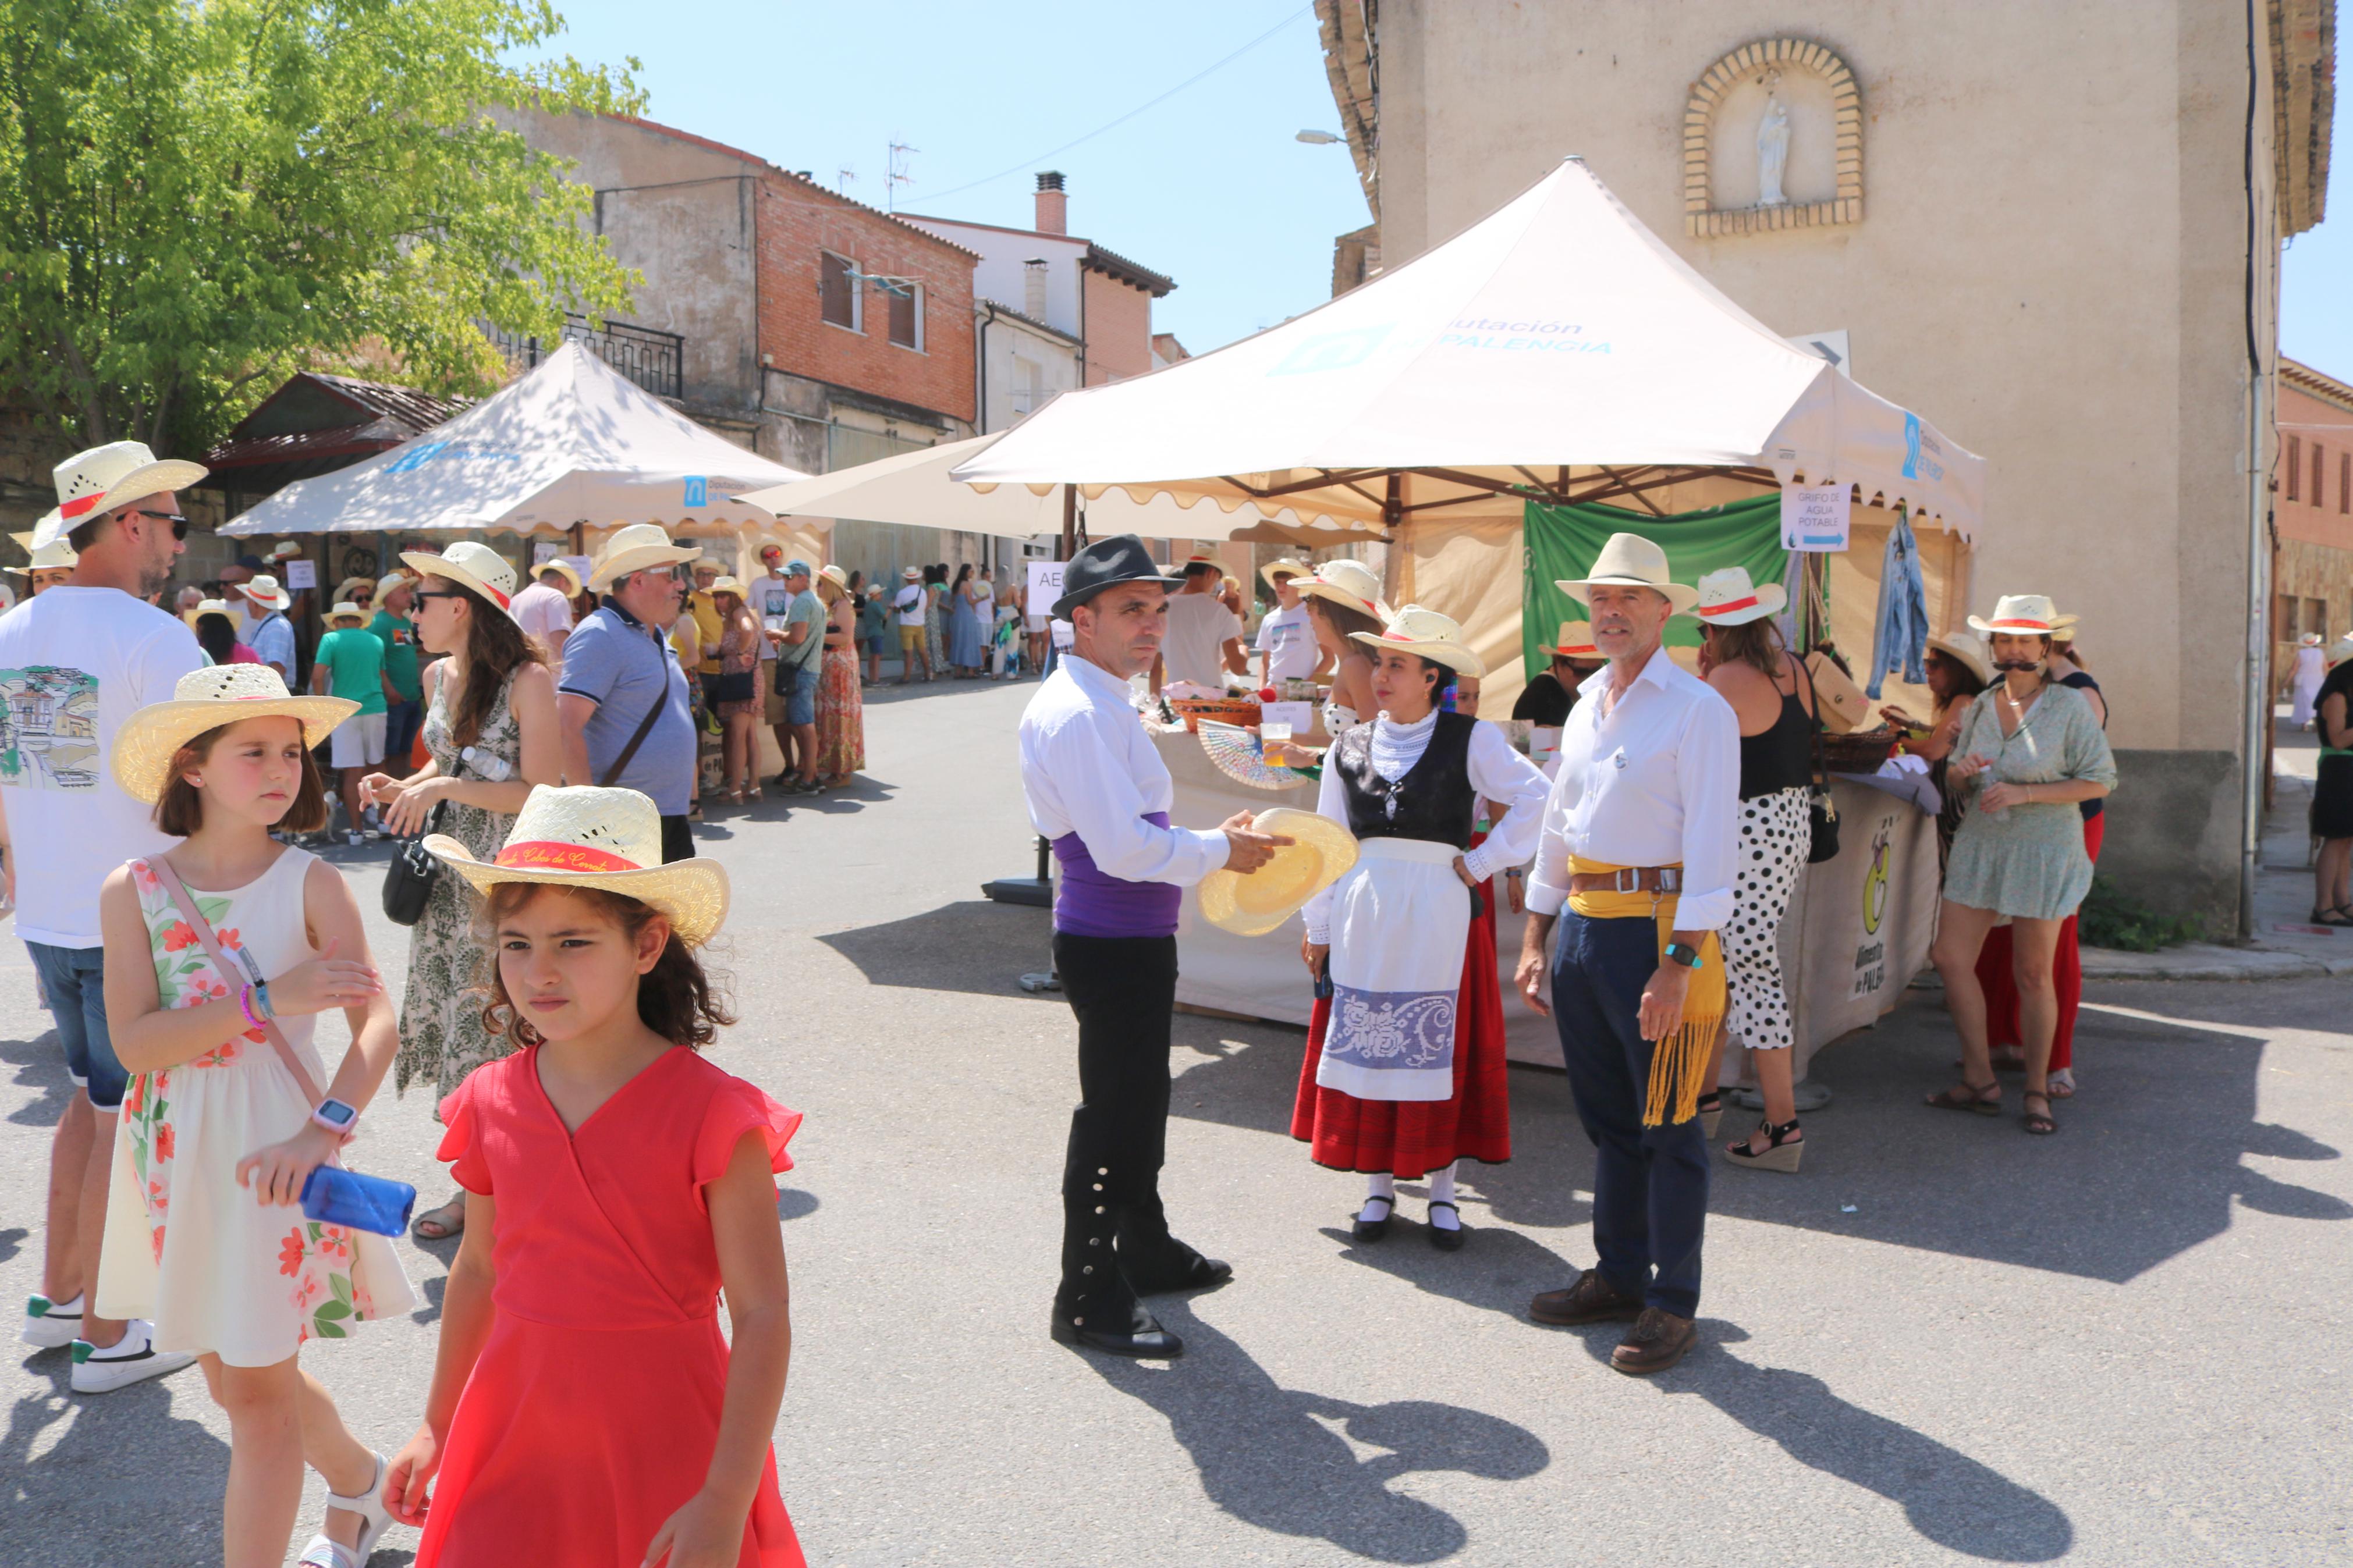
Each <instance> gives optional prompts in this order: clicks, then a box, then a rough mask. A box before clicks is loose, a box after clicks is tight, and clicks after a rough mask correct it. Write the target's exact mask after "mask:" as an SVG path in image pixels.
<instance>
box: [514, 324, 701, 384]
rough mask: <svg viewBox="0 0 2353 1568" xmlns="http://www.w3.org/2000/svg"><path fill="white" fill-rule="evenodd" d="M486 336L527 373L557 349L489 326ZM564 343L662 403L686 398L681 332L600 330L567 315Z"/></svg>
mask: <svg viewBox="0 0 2353 1568" xmlns="http://www.w3.org/2000/svg"><path fill="white" fill-rule="evenodd" d="M482 331H483V332H484V333H485V335H487V336H488V337H489V338H490V340H491V344H492V346H494V347H495V348H497V349H498V351H499V352H500V353H502V354H504V355H506V356H507V360H508V363H512V364H515V365H520V366H521V367H522V368H523V369H525V370H530V369H533V367H535V366H536V365H537V364H538V363H539V362H540V361H541V359H543V357H545V356H546V355H547V354H549V353H554V350H555V348H556V346H557V344H556V343H554V342H548V341H546V340H545V339H543V338H538V337H532V336H522V335H518V334H516V333H513V332H509V331H501V329H499V328H497V327H494V326H491V325H488V324H487V323H486V324H485V325H484V326H483V328H482ZM560 342H567V343H578V344H579V345H580V346H581V347H582V348H584V349H586V350H587V351H588V352H589V353H592V354H595V355H596V357H597V358H598V359H601V360H603V361H604V362H605V363H607V364H608V365H611V366H612V367H613V368H614V369H615V370H617V371H619V372H620V373H621V374H622V375H624V376H626V377H627V378H628V379H629V380H630V381H632V382H635V383H636V384H638V385H639V386H642V387H644V388H645V389H646V390H647V391H648V392H650V393H652V394H653V395H655V396H657V397H683V396H684V395H686V339H685V338H683V337H681V335H680V334H678V333H676V332H665V331H660V330H659V329H658V328H654V327H638V326H631V325H630V324H629V323H628V322H626V321H607V322H606V323H605V325H604V326H603V327H602V328H601V329H599V328H597V327H594V326H591V325H590V324H589V322H588V319H587V318H586V316H577V315H574V314H572V313H571V312H569V311H566V312H565V317H564V335H563V337H562V339H561V340H560Z"/></svg>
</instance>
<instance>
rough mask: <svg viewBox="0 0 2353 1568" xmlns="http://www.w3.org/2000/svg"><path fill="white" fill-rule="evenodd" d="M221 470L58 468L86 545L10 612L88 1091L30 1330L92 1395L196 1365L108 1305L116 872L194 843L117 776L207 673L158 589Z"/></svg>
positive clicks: (129, 444)
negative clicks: (109, 923)
mask: <svg viewBox="0 0 2353 1568" xmlns="http://www.w3.org/2000/svg"><path fill="white" fill-rule="evenodd" d="M204 477H205V470H204V469H202V468H198V467H197V466H196V465H195V464H194V463H177V462H160V463H159V462H157V461H156V460H155V458H154V456H153V454H152V453H150V452H149V451H148V450H147V448H146V447H144V446H142V445H141V444H140V443H139V442H136V441H117V442H115V443H113V444H112V445H111V446H106V447H94V448H92V449H91V450H90V451H87V452H84V453H82V454H80V455H79V456H78V457H74V458H68V459H67V460H66V461H65V462H63V463H60V464H58V468H57V485H58V503H59V504H58V510H56V511H53V512H51V513H49V514H48V516H47V517H45V518H43V519H42V520H41V521H40V522H39V524H37V526H36V527H35V529H34V545H35V547H36V548H38V547H39V546H41V545H44V544H47V543H48V542H50V541H51V540H53V539H57V538H60V537H62V538H65V539H68V540H69V541H70V542H71V543H72V545H73V547H74V549H75V551H76V552H77V557H78V558H77V560H76V561H75V563H74V576H73V581H72V582H71V583H69V584H64V585H62V586H59V587H55V588H51V589H49V590H48V591H47V592H46V593H44V594H42V595H40V596H39V597H38V598H36V599H34V600H33V601H32V602H31V603H29V604H27V605H24V606H23V607H22V608H20V609H19V610H17V611H16V613H15V614H13V615H11V616H7V617H5V619H0V716H5V733H0V844H4V845H5V856H6V868H7V880H8V883H9V887H10V890H11V892H12V893H13V895H14V897H15V899H16V934H17V935H18V936H19V937H21V938H23V939H24V942H25V946H26V950H27V951H28V952H30V953H31V955H32V959H33V968H34V970H35V972H36V973H38V974H39V975H40V978H41V989H42V992H43V994H44V995H45V996H46V997H47V1002H48V1006H49V1012H50V1015H51V1016H52V1017H54V1019H55V1020H56V1023H57V1029H58V1043H59V1044H60V1045H61V1046H63V1047H64V1049H65V1054H66V1068H67V1071H68V1072H69V1073H70V1074H71V1075H72V1077H73V1080H74V1082H75V1084H76V1085H77V1086H79V1088H80V1089H81V1090H82V1092H81V1094H79V1095H78V1096H76V1097H75V1098H74V1099H73V1100H71V1101H70V1102H69V1104H68V1105H67V1107H66V1110H65V1112H64V1114H63V1115H62V1116H61V1117H59V1119H58V1130H57V1132H56V1134H55V1135H54V1137H53V1138H52V1139H51V1141H50V1144H49V1204H48V1247H47V1256H46V1258H44V1259H43V1263H42V1280H41V1293H40V1294H38V1295H37V1296H35V1297H34V1298H33V1299H32V1301H31V1303H30V1305H29V1306H28V1307H27V1308H26V1315H25V1329H24V1334H23V1338H24V1340H25V1342H26V1343H27V1344H30V1345H35V1346H38V1347H41V1348H44V1349H63V1348H65V1347H67V1346H69V1345H72V1346H73V1347H74V1363H73V1371H72V1373H71V1380H72V1385H73V1389H74V1392H76V1393H77V1394H105V1393H108V1392H111V1390H114V1389H117V1388H121V1387H123V1386H125V1385H127V1384H133V1383H137V1382H139V1381H141V1380H142V1379H144V1378H150V1377H154V1376H156V1375H158V1374H159V1373H166V1372H171V1371H173V1370H174V1369H175V1368H178V1367H183V1366H185V1365H187V1364H188V1363H189V1362H190V1361H192V1360H194V1359H195V1357H194V1356H192V1355H190V1354H188V1353H186V1352H162V1351H158V1350H156V1349H155V1348H154V1341H153V1325H152V1324H150V1323H147V1322H145V1321H136V1320H134V1321H130V1322H123V1321H120V1320H115V1319H107V1318H100V1317H99V1316H98V1315H97V1311H96V1305H97V1303H96V1299H95V1289H96V1286H97V1283H98V1258H99V1251H100V1242H101V1240H102V1238H103V1237H105V1234H106V1196H107V1187H108V1184H109V1182H110V1180H111V1173H112V1170H113V1161H114V1127H115V1121H116V1120H117V1117H118V1115H119V1114H120V1112H121V1108H122V1096H123V1091H124V1089H125V1088H126V1087H127V1084H128V1081H129V1075H128V1074H127V1073H126V1072H125V1071H124V1070H123V1067H122V1063H121V1060H120V1059H119V1058H117V1057H116V1056H115V1054H114V1043H113V1040H112V1038H111V1036H110V1035H109V1034H108V1032H107V1024H106V964H105V959H106V950H105V946H104V938H103V936H102V934H101V932H100V927H99V918H98V889H99V885H100V883H101V882H103V881H105V880H106V879H107V877H108V876H109V875H110V874H111V872H113V871H114V870H115V869H116V868H118V867H120V866H121V864H122V863H123V862H124V861H126V860H129V859H132V858H137V857H142V856H150V855H158V854H161V853H163V852H164V850H166V849H168V848H171V847H174V845H176V844H177V843H178V842H179V841H178V840H177V839H174V838H169V837H165V836H164V834H163V833H162V832H161V831H160V830H159V829H157V827H156V826H155V823H154V818H153V815H152V814H151V813H150V811H149V808H148V807H147V805H145V804H144V803H143V802H141V801H137V800H134V799H132V797H131V796H130V795H128V794H126V793H125V792H124V791H123V788H122V786H121V784H118V783H116V782H115V778H114V770H113V767H112V766H111V763H112V762H113V756H112V752H113V749H114V736H115V731H118V730H120V729H121V726H122V721H124V720H126V719H128V718H129V717H130V716H131V714H132V711H133V710H137V709H140V708H142V707H145V706H146V705H147V704H149V703H151V702H168V701H170V700H172V697H173V688H174V686H175V685H176V684H177V683H178V681H179V679H180V677H182V676H184V675H187V674H190V673H191V672H193V671H195V670H197V669H201V668H204V663H205V657H204V654H203V651H202V650H201V649H199V648H198V647H196V639H195V633H193V632H191V631H189V630H188V628H187V626H186V625H185V623H183V622H182V621H181V620H180V618H179V617H178V616H174V615H172V614H170V613H169V612H167V611H164V610H159V609H157V608H156V607H155V606H154V605H151V604H148V603H147V602H146V597H147V595H150V594H154V593H158V592H160V591H161V590H162V589H163V588H164V585H165V584H168V583H169V582H170V581H171V579H172V563H173V562H174V559H176V558H177V557H178V555H179V554H180V552H181V550H182V549H183V548H184V547H183V546H182V544H181V543H180V537H181V535H182V534H184V533H185V531H186V529H187V519H185V518H184V517H182V516H181V515H180V507H179V500H178V497H177V496H176V495H175V494H174V491H176V490H178V489H183V488H185V487H186V486H189V485H193V484H195V482H196V481H197V480H199V479H203V478H204Z"/></svg>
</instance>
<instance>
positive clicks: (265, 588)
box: [237, 572, 294, 610]
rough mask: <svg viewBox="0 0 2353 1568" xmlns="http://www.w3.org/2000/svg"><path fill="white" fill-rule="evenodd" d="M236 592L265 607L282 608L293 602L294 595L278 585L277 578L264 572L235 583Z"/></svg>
mask: <svg viewBox="0 0 2353 1568" xmlns="http://www.w3.org/2000/svg"><path fill="white" fill-rule="evenodd" d="M237 592H238V593H240V594H243V595H245V596H246V597H247V598H248V599H251V600H252V601H253V602H254V603H255V604H257V605H262V606H263V607H265V608H267V609H272V610H282V609H284V608H285V607H286V606H287V605H290V604H292V603H293V602H294V595H291V594H290V593H288V592H287V591H286V590H285V589H283V588H281V587H280V586H279V585H278V579H277V578H275V577H272V576H271V575H270V574H269V573H267V572H264V573H261V574H259V575H257V576H252V577H248V578H247V579H246V580H245V581H244V582H243V583H240V584H237Z"/></svg>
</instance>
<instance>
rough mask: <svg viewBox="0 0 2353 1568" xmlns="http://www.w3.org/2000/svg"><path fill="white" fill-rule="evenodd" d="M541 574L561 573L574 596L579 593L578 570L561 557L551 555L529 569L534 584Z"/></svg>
mask: <svg viewBox="0 0 2353 1568" xmlns="http://www.w3.org/2000/svg"><path fill="white" fill-rule="evenodd" d="M543 572H560V573H562V574H564V580H565V582H567V583H569V584H572V592H573V593H575V594H577V593H578V592H580V588H581V582H580V568H578V567H577V566H575V565H574V564H572V563H571V562H569V561H566V560H565V559H564V557H563V556H561V555H551V556H549V557H548V558H547V559H546V560H544V561H543V562H541V563H539V564H538V565H536V566H534V567H533V568H532V569H531V575H532V579H533V581H534V582H536V581H537V580H538V578H539V574H541V573H543Z"/></svg>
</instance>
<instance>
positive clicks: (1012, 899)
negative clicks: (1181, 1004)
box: [980, 485, 1079, 991]
mask: <svg viewBox="0 0 2353 1568" xmlns="http://www.w3.org/2000/svg"><path fill="white" fill-rule="evenodd" d="M1078 520H1079V488H1078V487H1077V486H1076V485H1064V486H1063V487H1062V540H1061V550H1060V553H1059V554H1058V555H1057V556H1056V557H1055V559H1056V560H1058V561H1068V560H1069V559H1070V558H1071V555H1072V554H1073V553H1074V552H1075V550H1074V540H1075V536H1076V533H1077V531H1078ZM1052 852H1053V849H1052V846H1050V845H1049V844H1048V843H1047V842H1046V836H1045V835H1044V834H1042V833H1041V834H1039V835H1038V873H1037V875H1036V876H1034V877H999V878H998V879H997V880H996V881H994V882H983V883H982V884H981V885H980V890H981V891H982V892H983V893H985V894H987V896H988V897H989V898H991V899H994V900H997V902H998V903H1000V904H1028V905H1029V906H1031V907H1032V908H1035V909H1041V910H1046V909H1051V908H1053V907H1054V879H1053V876H1052V871H1053V867H1052V865H1051V863H1050V860H1049V857H1050V855H1051V854H1052ZM1061 988H1062V983H1061V980H1060V977H1059V976H1057V975H1056V974H1055V973H1054V972H1053V963H1052V961H1051V960H1049V961H1048V963H1047V966H1046V968H1045V969H1044V970H1043V971H1042V972H1039V973H1029V974H1024V975H1023V976H1022V977H1021V989H1023V990H1024V991H1059V990H1060V989H1061Z"/></svg>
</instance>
